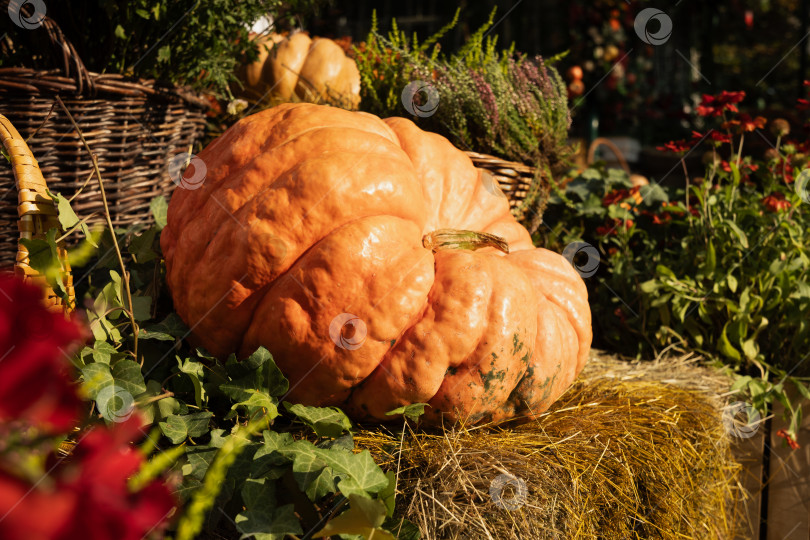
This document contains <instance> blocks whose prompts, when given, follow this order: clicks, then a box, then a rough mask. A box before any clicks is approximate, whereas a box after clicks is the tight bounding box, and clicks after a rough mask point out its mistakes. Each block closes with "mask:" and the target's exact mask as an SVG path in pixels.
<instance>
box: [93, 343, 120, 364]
mask: <svg viewBox="0 0 810 540" xmlns="http://www.w3.org/2000/svg"><path fill="white" fill-rule="evenodd" d="M91 351H92V356H93V362H99V363H102V364H110V362H111V360H112V358H113V357H114V356H116V357H118V358H121V357H122V356H119V355H120V353H119V352H118V350H117V349H116V348H115V347H113V346H112V345H111V344H110V343H109V342H107V341H96V343H95V344H94V345H93V348H92V349H91Z"/></svg>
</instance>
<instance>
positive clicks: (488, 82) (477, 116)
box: [355, 10, 571, 168]
mask: <svg viewBox="0 0 810 540" xmlns="http://www.w3.org/2000/svg"><path fill="white" fill-rule="evenodd" d="M494 15H495V11H494V10H493V12H492V14H491V15H490V17H489V19H488V21H487V22H486V24H484V25H483V26H482V27H481V28H479V29H478V31H477V32H475V33H474V34H472V35H471V36H470V37H469V39H468V40H467V41H466V43H465V44H464V45H463V46H462V47H461V48H460V49H459V50H458V51H457V52H456V53H454V54H451V55H444V54H442V52H441V47H440V45H439V40H440V39H441V38H442V36H444V35H445V34H446V33H447V32H448V31H449V30H450V29H452V28H453V26H455V24H456V22H457V19H458V12H456V16H455V17H454V18H453V20H452V21H451V22H450V23H449V24H448V25H446V26H445V27H444V28H442V29H441V30H440V31H439V32H437V33H436V34H435V35H433V36H431V37H430V38H428V39H427V40H425V41H424V42H422V43H419V41H418V39H417V37H416V35H414V36H413V37H412V38H411V39H408V38H407V36H406V35H405V33H404V32H402V31H400V30H399V29H398V28H397V25H396V21H392V28H391V31H390V32H389V33H388V35H387V36H383V35H382V34H380V33H379V32H378V26H377V19H376V15H375V16H374V18H373V23H372V30H371V32H370V33H369V35H368V37H367V39H366V41H365V43H363V44H361V45H360V46H359V47H356V48H355V56H356V60H357V65H358V69H359V70H360V76H361V80H362V85H361V108H363V109H364V110H366V111H368V112H371V113H374V114H377V115H381V116H391V115H400V116H403V115H407V114H408V111H407V110H406V107H405V106H404V104H403V103H402V99H403V98H402V94H403V89H404V88H405V87H406V86H407V85H409V84H411V83H413V82H414V81H423V82H424V83H426V85H427V86H429V87H431V89H430V90H428V91H435V94H436V95H437V96H438V100H439V103H438V107H437V108H436V110H435V113H433V114H430V115H412V116H413V120H414V121H415V122H416V123H417V124H418V125H419V126H420V127H421V128H422V129H426V130H430V131H435V132H437V133H441V134H442V135H444V136H446V137H447V138H448V139H450V141H452V142H453V143H454V144H455V145H456V146H458V147H460V148H463V149H466V150H473V151H476V152H483V153H488V154H494V155H497V156H500V157H502V158H505V159H507V160H512V161H520V162H524V163H529V164H533V165H540V166H550V167H552V168H559V167H560V166H563V165H564V164H565V163H566V160H567V158H568V157H569V156H570V153H571V152H570V149H569V147H568V145H567V144H566V140H567V136H568V128H569V126H570V122H571V117H570V114H569V111H568V103H567V91H566V87H565V83H564V82H563V80H562V78H561V77H560V75H559V73H557V71H556V70H555V69H554V68H553V67H552V64H553V62H554V61H556V60H557V59H559V58H560V57H555V58H553V59H551V60H544V59H543V58H542V57H540V56H536V57H534V58H529V57H527V56H526V55H522V54H518V53H517V52H515V50H514V46H512V47H510V48H509V49H506V50H498V49H497V38H496V37H494V36H489V35H487V31H488V30H489V29H490V28H491V27H492V21H493V17H494ZM414 99H415V100H421V101H420V103H424V101H425V99H426V98H425V97H424V95H422V94H421V93H420V94H417V96H415V97H414Z"/></svg>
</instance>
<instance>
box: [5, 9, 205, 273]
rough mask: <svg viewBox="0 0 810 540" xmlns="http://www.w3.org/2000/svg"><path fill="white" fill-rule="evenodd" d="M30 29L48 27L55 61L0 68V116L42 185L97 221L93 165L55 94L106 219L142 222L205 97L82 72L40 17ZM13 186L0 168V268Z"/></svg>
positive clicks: (13, 213)
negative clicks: (27, 150) (23, 144)
mask: <svg viewBox="0 0 810 540" xmlns="http://www.w3.org/2000/svg"><path fill="white" fill-rule="evenodd" d="M34 31H36V32H40V31H44V32H45V33H46V34H47V36H48V38H49V39H50V41H51V43H52V44H53V46H54V50H55V51H58V54H57V56H56V57H57V58H59V59H60V60H61V61H62V67H61V69H60V70H48V71H43V70H33V69H27V68H0V114H3V115H5V116H6V117H7V118H8V119H9V120H10V121H11V122H12V123H13V124H14V125H15V126H16V127H17V129H18V130H19V131H20V133H21V134H22V136H23V137H24V138H29V137H30V139H29V140H28V144H29V146H30V147H31V150H32V151H33V153H34V155H36V156H38V157H39V164H40V168H41V170H42V174H43V175H44V177H45V180H46V181H47V182H48V185H49V187H50V189H51V191H54V192H58V193H60V194H62V195H64V196H66V197H68V198H70V197H73V195H74V194H75V193H76V192H77V191H78V190H79V189H81V193H79V195H78V196H76V198H75V200H74V201H73V203H72V206H73V208H74V210H76V213H77V214H79V216H80V217H82V218H85V217H89V216H93V215H94V217H91V218H90V220H89V221H90V223H93V222H101V221H103V206H102V202H101V194H100V192H99V189H98V186H97V184H96V183H95V182H92V181H91V182H87V180H88V178H89V176H90V174H91V173H92V170H93V169H92V162H91V160H90V156H89V155H88V154H87V152H86V151H85V149H84V147H83V146H82V144H81V141H80V140H79V138H78V135H77V133H76V131H75V129H74V128H73V126H72V124H71V123H70V121H69V120H68V119H67V117H66V116H65V115H64V114H63V112H62V111H61V110H58V109H56V108H54V107H53V106H54V104H55V101H54V98H55V96H56V95H59V96H60V97H61V98H62V100H63V101H64V103H65V105H66V106H67V108H68V110H70V112H71V113H72V114H73V116H74V117H75V118H76V121H77V123H78V124H79V127H80V128H81V130H82V132H83V133H84V136H85V138H86V139H87V142H88V144H89V146H90V148H91V149H92V151H93V153H95V155H96V156H97V158H98V162H99V168H100V170H101V173H102V175H103V177H104V180H105V190H106V192H107V199H108V203H109V208H110V214H111V218H112V222H113V224H114V225H115V226H124V227H126V226H129V225H131V224H133V223H139V222H148V220H149V219H150V215H149V202H150V200H151V199H152V198H154V197H156V196H158V195H168V194H169V193H170V192H171V191H172V189H173V188H174V183H173V182H172V181H171V179H170V178H169V175H168V174H167V167H168V164H169V161H170V160H171V158H172V157H173V156H175V155H177V154H178V153H180V152H192V151H193V145H194V142H195V141H196V140H198V139H199V138H200V137H201V135H202V132H203V130H204V129H205V111H206V108H207V103H206V101H204V100H203V99H202V98H201V97H199V96H196V95H194V94H191V93H189V92H185V91H183V90H182V89H180V88H179V87H175V86H168V87H167V86H160V85H158V84H156V83H155V82H154V81H147V80H137V81H134V80H131V79H126V78H124V77H122V76H120V75H109V74H97V73H91V72H88V71H87V70H86V69H85V67H84V64H83V63H82V61H81V59H80V58H79V57H78V55H77V53H76V50H75V49H74V48H73V46H72V45H71V44H70V43H69V42H68V41H67V40H66V38H65V36H64V34H63V33H62V31H61V30H60V29H59V27H58V26H57V25H56V24H55V23H54V21H53V20H51V19H49V18H48V17H45V18H44V20H43V23H42V26H41V27H40V28H38V29H36V30H34ZM85 184H86V185H85ZM82 186H84V187H83V189H82ZM13 187H14V178H13V176H12V174H11V171H10V170H9V168H8V167H0V197H2V199H0V268H8V267H10V266H11V265H12V264H13V263H14V260H15V258H14V253H15V251H16V246H17V231H16V226H15V223H16V221H17V207H16V205H15V204H14V201H13V198H12V197H9V196H8V194H9V193H11V191H12V190H13Z"/></svg>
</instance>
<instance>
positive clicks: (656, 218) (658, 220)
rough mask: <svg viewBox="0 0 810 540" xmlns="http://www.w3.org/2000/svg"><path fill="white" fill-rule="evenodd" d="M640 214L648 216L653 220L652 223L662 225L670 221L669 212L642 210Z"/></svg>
mask: <svg viewBox="0 0 810 540" xmlns="http://www.w3.org/2000/svg"><path fill="white" fill-rule="evenodd" d="M641 215H643V216H646V217H648V218H650V220H652V222H653V225H663V224H665V223H669V222H670V221H672V214H671V213H669V212H663V213H661V214H656V213H655V212H650V211H649V210H642V211H641Z"/></svg>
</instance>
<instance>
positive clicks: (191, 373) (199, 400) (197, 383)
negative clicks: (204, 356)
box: [175, 356, 207, 407]
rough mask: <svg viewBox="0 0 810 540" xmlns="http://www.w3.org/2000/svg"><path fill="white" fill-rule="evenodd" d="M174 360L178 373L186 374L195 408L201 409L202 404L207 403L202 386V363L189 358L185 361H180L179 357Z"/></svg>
mask: <svg viewBox="0 0 810 540" xmlns="http://www.w3.org/2000/svg"><path fill="white" fill-rule="evenodd" d="M175 358H177V365H178V367H179V369H180V372H181V373H184V374H186V375H187V376H188V378H189V380H190V381H191V384H192V386H194V403H195V404H196V405H197V407H202V406H203V403H204V402H205V401H207V395H206V392H205V387H204V386H203V384H202V378H203V376H204V373H205V372H204V371H203V365H202V363H201V362H197V361H195V360H192V359H191V358H186V359H185V360H181V359H180V357H179V356H177V357H175Z"/></svg>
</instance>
